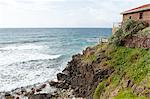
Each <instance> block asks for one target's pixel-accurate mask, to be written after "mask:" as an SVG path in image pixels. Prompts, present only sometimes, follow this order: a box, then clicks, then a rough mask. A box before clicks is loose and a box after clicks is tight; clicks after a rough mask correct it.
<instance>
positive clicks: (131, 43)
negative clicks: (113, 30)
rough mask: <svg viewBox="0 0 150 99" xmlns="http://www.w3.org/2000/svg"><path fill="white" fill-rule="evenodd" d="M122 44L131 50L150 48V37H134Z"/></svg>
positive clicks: (128, 38) (124, 40)
mask: <svg viewBox="0 0 150 99" xmlns="http://www.w3.org/2000/svg"><path fill="white" fill-rule="evenodd" d="M122 44H123V45H124V46H126V47H130V48H148V49H149V48H150V37H148V36H144V37H142V36H141V37H138V36H132V37H126V38H125V39H123V40H122Z"/></svg>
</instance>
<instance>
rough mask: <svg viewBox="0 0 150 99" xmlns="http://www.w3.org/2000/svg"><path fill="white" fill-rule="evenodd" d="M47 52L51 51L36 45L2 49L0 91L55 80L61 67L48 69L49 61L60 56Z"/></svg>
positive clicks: (0, 55) (0, 50)
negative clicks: (46, 51) (47, 51)
mask: <svg viewBox="0 0 150 99" xmlns="http://www.w3.org/2000/svg"><path fill="white" fill-rule="evenodd" d="M45 50H49V49H46V47H45V46H39V45H34V44H26V45H11V46H6V47H3V48H2V47H1V48H0V91H10V90H11V89H15V88H18V87H22V86H27V85H33V84H35V83H39V82H44V81H46V80H48V79H53V77H54V76H55V75H56V72H57V70H58V68H59V67H55V68H47V67H49V66H50V63H49V61H50V60H49V59H56V58H58V57H60V55H49V54H47V53H45ZM31 60H36V61H31Z"/></svg>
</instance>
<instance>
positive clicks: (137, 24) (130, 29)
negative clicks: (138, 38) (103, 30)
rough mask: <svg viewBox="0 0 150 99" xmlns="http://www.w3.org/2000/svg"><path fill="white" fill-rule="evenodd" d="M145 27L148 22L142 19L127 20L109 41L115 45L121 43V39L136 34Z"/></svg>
mask: <svg viewBox="0 0 150 99" xmlns="http://www.w3.org/2000/svg"><path fill="white" fill-rule="evenodd" d="M146 27H148V24H147V23H146V22H144V21H134V20H127V21H126V22H124V23H123V24H122V25H121V27H120V28H119V29H117V31H116V32H115V33H114V35H113V36H112V37H111V39H110V42H111V43H113V44H115V45H122V44H121V41H122V40H123V39H124V38H126V37H129V36H132V35H133V34H137V33H138V32H139V31H141V30H143V29H144V28H146Z"/></svg>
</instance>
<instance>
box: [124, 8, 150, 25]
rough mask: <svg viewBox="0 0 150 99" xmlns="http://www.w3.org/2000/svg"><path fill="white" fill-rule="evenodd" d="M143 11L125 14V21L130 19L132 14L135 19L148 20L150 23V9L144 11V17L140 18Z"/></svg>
mask: <svg viewBox="0 0 150 99" xmlns="http://www.w3.org/2000/svg"><path fill="white" fill-rule="evenodd" d="M140 13H141V12H136V13H131V14H125V15H123V22H124V21H126V20H128V19H129V18H130V16H131V19H133V20H144V21H147V22H148V23H149V24H150V10H149V11H143V12H142V13H143V18H142V19H139V16H140Z"/></svg>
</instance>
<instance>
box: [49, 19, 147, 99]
mask: <svg viewBox="0 0 150 99" xmlns="http://www.w3.org/2000/svg"><path fill="white" fill-rule="evenodd" d="M147 27H148V25H147V24H146V23H144V22H134V21H129V22H127V23H125V25H123V26H122V27H121V28H120V29H118V31H117V32H116V34H115V35H114V36H113V37H112V38H111V39H110V42H109V43H102V44H99V45H97V46H95V47H88V48H86V50H84V51H83V54H77V55H74V56H73V57H72V60H71V61H70V62H68V65H67V67H66V68H65V69H64V70H63V71H62V73H59V74H57V78H58V80H59V83H58V82H57V83H54V82H51V83H50V84H51V85H52V86H55V87H57V88H62V89H68V88H71V89H73V94H74V95H75V96H76V97H83V98H87V99H92V98H93V99H148V98H149V97H150V76H149V75H150V51H149V48H150V47H149V39H150V38H149V37H148V33H149V32H150V29H149V27H148V28H147ZM120 33H122V34H120ZM141 35H142V36H141Z"/></svg>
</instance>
